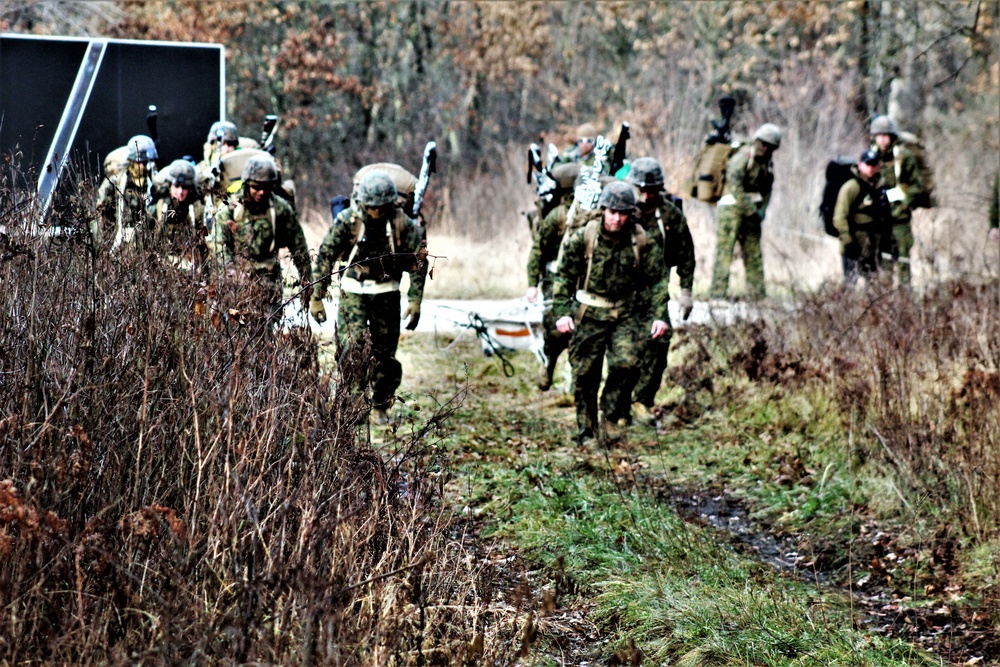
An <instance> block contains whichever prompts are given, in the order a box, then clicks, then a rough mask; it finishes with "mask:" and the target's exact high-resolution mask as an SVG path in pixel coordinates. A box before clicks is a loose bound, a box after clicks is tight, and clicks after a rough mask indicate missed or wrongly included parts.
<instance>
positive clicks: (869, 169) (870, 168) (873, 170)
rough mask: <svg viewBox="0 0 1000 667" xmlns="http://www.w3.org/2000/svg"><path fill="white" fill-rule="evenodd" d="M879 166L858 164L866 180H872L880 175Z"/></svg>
mask: <svg viewBox="0 0 1000 667" xmlns="http://www.w3.org/2000/svg"><path fill="white" fill-rule="evenodd" d="M878 169H879V166H878V165H877V164H868V163H867V162H860V163H858V171H859V172H861V175H862V176H864V177H865V178H867V179H869V180H871V179H872V178H874V177H875V174H877V173H878Z"/></svg>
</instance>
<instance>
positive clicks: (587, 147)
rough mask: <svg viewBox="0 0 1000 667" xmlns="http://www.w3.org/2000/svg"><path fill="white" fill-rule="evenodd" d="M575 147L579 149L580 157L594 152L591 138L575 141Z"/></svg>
mask: <svg viewBox="0 0 1000 667" xmlns="http://www.w3.org/2000/svg"><path fill="white" fill-rule="evenodd" d="M576 145H577V146H579V148H580V156H581V157H583V156H585V155H590V152H591V151H592V150H594V138H593V137H580V138H579V139H577V140H576Z"/></svg>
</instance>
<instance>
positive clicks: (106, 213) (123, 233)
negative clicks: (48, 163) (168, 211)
mask: <svg viewBox="0 0 1000 667" xmlns="http://www.w3.org/2000/svg"><path fill="white" fill-rule="evenodd" d="M126 148H127V162H126V166H125V168H124V169H122V171H121V172H119V173H117V174H109V175H108V176H106V177H105V179H104V182H103V183H101V187H100V188H99V189H98V191H97V214H98V216H97V220H95V221H94V224H93V227H92V229H91V231H92V233H93V235H94V239H95V241H97V242H98V243H99V242H100V241H101V239H102V237H103V235H104V232H105V231H106V230H110V229H114V230H115V231H114V247H115V248H117V247H119V246H121V245H122V244H127V243H131V241H132V240H133V238H134V237H135V234H136V230H147V231H148V228H149V223H150V219H149V216H148V215H147V211H146V206H147V204H148V203H149V201H150V199H151V196H150V194H151V191H152V187H153V174H154V172H155V171H156V159H157V158H158V157H159V156H158V155H157V152H156V144H155V143H154V142H153V140H152V139H150V138H149V137H147V136H146V135H144V134H137V135H136V136H134V137H132V138H131V139H129V140H128V144H127V146H126ZM140 233H142V232H140Z"/></svg>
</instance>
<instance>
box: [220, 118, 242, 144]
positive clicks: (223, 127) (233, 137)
mask: <svg viewBox="0 0 1000 667" xmlns="http://www.w3.org/2000/svg"><path fill="white" fill-rule="evenodd" d="M215 140H216V141H218V142H219V143H222V144H235V143H239V141H240V131H239V130H238V129H236V123H230V122H228V121H224V122H221V123H219V126H218V127H217V128H215Z"/></svg>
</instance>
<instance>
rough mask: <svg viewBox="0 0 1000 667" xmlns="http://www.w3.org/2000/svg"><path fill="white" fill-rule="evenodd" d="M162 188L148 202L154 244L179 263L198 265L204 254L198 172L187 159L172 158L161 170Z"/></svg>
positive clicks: (203, 218) (203, 216)
mask: <svg viewBox="0 0 1000 667" xmlns="http://www.w3.org/2000/svg"><path fill="white" fill-rule="evenodd" d="M161 176H162V177H163V179H164V181H165V186H166V187H165V191H163V192H159V193H158V194H159V197H158V198H157V199H156V201H154V202H153V203H151V204H150V205H149V208H148V210H147V212H148V213H149V216H150V217H151V218H152V219H153V236H154V243H155V244H156V246H157V247H158V248H160V249H161V250H162V251H163V252H165V253H166V254H167V256H168V257H170V258H171V260H172V261H173V262H174V263H176V264H178V265H180V264H185V265H188V266H190V265H192V264H193V265H195V266H200V265H201V264H202V263H204V261H205V259H206V257H207V251H208V246H207V245H206V243H205V237H206V236H207V235H208V229H207V228H206V226H205V205H204V202H202V200H201V197H200V196H199V194H198V188H197V185H196V180H197V173H196V172H195V168H194V165H193V164H191V163H190V162H188V161H187V160H174V161H173V162H171V163H170V165H169V166H168V167H167V168H166V169H164V170H163V171H161V172H160V173H159V174H158V176H157V178H159V177H161Z"/></svg>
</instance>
